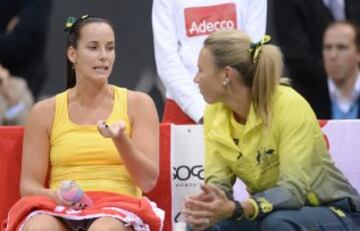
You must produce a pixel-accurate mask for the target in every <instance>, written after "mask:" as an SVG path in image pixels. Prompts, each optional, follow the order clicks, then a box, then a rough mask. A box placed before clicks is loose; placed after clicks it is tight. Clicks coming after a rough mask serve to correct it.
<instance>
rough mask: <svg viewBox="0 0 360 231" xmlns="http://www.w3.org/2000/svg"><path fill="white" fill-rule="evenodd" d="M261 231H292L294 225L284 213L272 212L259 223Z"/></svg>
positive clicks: (294, 228)
mask: <svg viewBox="0 0 360 231" xmlns="http://www.w3.org/2000/svg"><path fill="white" fill-rule="evenodd" d="M261 230H276V231H293V230H297V229H296V224H294V223H293V222H292V220H291V219H289V217H288V216H287V215H286V211H274V212H272V213H271V214H269V215H267V216H266V217H265V218H263V220H262V221H261Z"/></svg>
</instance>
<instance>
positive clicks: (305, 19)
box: [273, 0, 360, 119]
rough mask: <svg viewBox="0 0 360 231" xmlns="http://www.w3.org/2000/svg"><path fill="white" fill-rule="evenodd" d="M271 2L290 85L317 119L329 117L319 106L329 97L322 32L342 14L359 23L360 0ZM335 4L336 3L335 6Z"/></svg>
mask: <svg viewBox="0 0 360 231" xmlns="http://www.w3.org/2000/svg"><path fill="white" fill-rule="evenodd" d="M334 1H335V2H334ZM273 2H274V5H273V10H274V14H273V15H274V25H275V31H276V34H277V42H278V44H279V45H280V47H281V49H282V51H283V53H284V57H285V63H286V65H287V68H288V71H289V77H290V78H291V80H292V85H293V86H294V88H295V89H296V90H297V91H299V92H300V93H301V94H302V95H303V96H304V97H305V98H306V99H307V100H308V101H309V103H310V104H311V106H312V107H313V109H314V111H315V112H316V115H317V117H318V118H319V119H329V117H328V115H327V114H324V113H323V110H322V109H321V108H322V107H323V104H324V100H326V98H328V91H327V83H326V82H327V78H326V74H325V70H324V66H323V62H322V36H323V32H324V30H325V28H326V26H327V25H328V24H329V23H330V22H332V21H334V20H337V19H339V20H341V19H343V18H344V17H345V18H346V19H347V20H351V21H354V22H356V23H360V1H359V0H273ZM335 4H337V5H338V6H337V7H334V5H335ZM334 9H335V10H334ZM335 11H337V12H335Z"/></svg>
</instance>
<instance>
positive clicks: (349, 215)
mask: <svg viewBox="0 0 360 231" xmlns="http://www.w3.org/2000/svg"><path fill="white" fill-rule="evenodd" d="M329 206H334V207H335V208H339V209H340V210H341V211H342V212H343V213H344V215H345V216H342V215H339V214H337V213H335V212H334V211H332V210H331V209H330V208H329ZM189 230H191V229H190V228H188V231H189ZM206 231H360V213H354V212H352V211H351V208H350V204H349V203H348V200H346V199H344V200H340V201H338V202H336V203H332V204H331V205H327V206H318V207H308V206H304V207H302V208H301V209H298V210H290V209H283V210H277V211H273V212H271V213H270V214H269V215H267V216H265V217H264V218H262V219H256V220H254V221H249V220H247V219H245V218H244V219H242V220H241V221H234V220H231V219H228V220H223V221H221V222H219V223H217V224H215V225H213V226H212V227H210V228H209V229H207V230H206Z"/></svg>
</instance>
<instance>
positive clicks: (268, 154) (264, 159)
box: [256, 149, 275, 168]
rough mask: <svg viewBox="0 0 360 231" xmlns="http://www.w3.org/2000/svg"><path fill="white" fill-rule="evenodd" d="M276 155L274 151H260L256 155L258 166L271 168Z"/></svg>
mask: <svg viewBox="0 0 360 231" xmlns="http://www.w3.org/2000/svg"><path fill="white" fill-rule="evenodd" d="M274 154H275V150H274V149H263V150H258V151H257V155H256V161H257V165H258V166H260V167H262V168H264V167H267V166H269V165H270V164H271V163H272V160H273V156H274Z"/></svg>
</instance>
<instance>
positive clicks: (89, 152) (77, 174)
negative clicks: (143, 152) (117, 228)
mask: <svg viewBox="0 0 360 231" xmlns="http://www.w3.org/2000/svg"><path fill="white" fill-rule="evenodd" d="M113 89H114V104H113V105H114V106H113V109H112V112H111V114H110V116H109V118H107V119H106V122H107V123H108V124H111V123H114V122H116V121H119V120H124V121H125V123H126V128H127V129H126V131H125V133H126V135H128V136H130V134H131V126H130V122H129V118H128V115H127V90H126V89H124V88H119V87H115V86H114V87H113ZM67 99H68V91H64V92H62V93H60V94H58V95H56V108H55V117H54V122H53V126H52V131H51V136H50V145H51V148H50V163H51V173H50V174H51V175H50V188H52V189H55V188H57V187H58V185H59V183H60V182H61V181H63V180H75V181H76V182H77V183H78V184H79V185H80V187H81V188H82V189H83V190H85V191H107V192H114V193H120V194H126V195H130V196H135V197H140V196H141V190H140V188H138V187H137V186H136V185H135V183H134V182H133V180H132V178H131V176H130V175H129V173H128V171H127V169H126V167H125V165H124V163H123V160H122V158H121V154H120V153H119V152H118V150H117V149H116V147H115V145H114V143H113V142H112V140H111V139H109V138H104V137H102V136H101V135H100V133H99V132H98V130H97V127H96V125H78V124H75V123H73V122H72V121H70V119H69V114H68V103H67Z"/></svg>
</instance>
